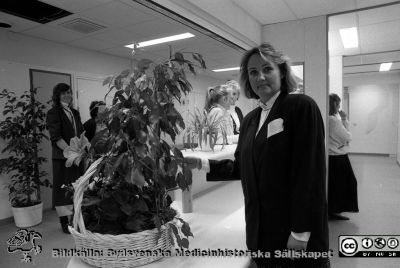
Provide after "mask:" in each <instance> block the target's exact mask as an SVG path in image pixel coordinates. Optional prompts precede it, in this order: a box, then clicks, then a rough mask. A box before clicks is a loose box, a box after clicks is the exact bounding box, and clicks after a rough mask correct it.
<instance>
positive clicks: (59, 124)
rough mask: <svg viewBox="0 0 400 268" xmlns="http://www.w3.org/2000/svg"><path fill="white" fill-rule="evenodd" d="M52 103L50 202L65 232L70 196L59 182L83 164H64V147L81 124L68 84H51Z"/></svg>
mask: <svg viewBox="0 0 400 268" xmlns="http://www.w3.org/2000/svg"><path fill="white" fill-rule="evenodd" d="M52 100H53V107H52V108H51V109H50V110H49V111H48V112H47V118H46V122H47V127H48V129H49V133H50V140H51V145H52V162H53V205H54V206H55V207H56V211H57V214H58V216H59V217H60V223H61V227H62V230H63V232H64V233H69V231H68V217H70V216H71V215H72V214H73V206H72V204H73V202H72V197H71V196H66V191H65V189H64V188H62V185H63V184H65V185H67V184H70V183H72V182H74V181H75V180H76V179H78V178H79V177H80V176H81V175H82V174H83V164H81V165H80V166H76V165H72V166H71V167H69V168H67V167H66V166H65V162H66V158H65V157H64V155H63V151H64V149H65V148H66V147H67V146H68V145H69V143H70V140H71V138H73V137H75V136H78V137H79V136H80V135H81V134H82V132H83V126H82V122H81V117H80V115H79V112H78V111H77V110H75V109H73V108H72V91H71V87H70V86H69V85H67V84H64V83H60V84H57V85H56V86H55V87H54V88H53V96H52Z"/></svg>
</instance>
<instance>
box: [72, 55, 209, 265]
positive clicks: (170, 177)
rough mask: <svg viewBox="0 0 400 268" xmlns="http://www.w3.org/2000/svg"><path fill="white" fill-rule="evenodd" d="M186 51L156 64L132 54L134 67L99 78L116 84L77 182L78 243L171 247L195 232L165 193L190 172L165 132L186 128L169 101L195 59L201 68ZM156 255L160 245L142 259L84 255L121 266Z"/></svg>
mask: <svg viewBox="0 0 400 268" xmlns="http://www.w3.org/2000/svg"><path fill="white" fill-rule="evenodd" d="M190 54H191V56H192V58H193V60H194V62H192V61H189V60H188V59H185V58H184V56H183V55H184V53H183V52H177V53H174V54H172V53H170V58H169V59H168V60H166V61H165V62H161V63H154V62H152V61H150V60H146V59H143V60H140V61H135V66H134V68H133V69H132V70H125V71H123V72H122V73H121V74H119V75H117V76H111V77H108V78H107V79H106V80H105V81H104V85H108V86H109V88H110V91H111V90H114V91H115V94H114V97H113V102H112V106H111V107H109V108H108V109H106V111H105V112H104V113H102V114H100V115H99V120H102V121H103V122H104V123H105V124H106V125H107V128H106V129H104V130H102V131H100V132H98V133H97V134H96V135H95V137H94V138H93V140H92V141H91V148H90V150H89V154H88V161H89V163H91V165H90V166H89V168H88V169H87V171H86V173H85V174H84V176H82V177H81V178H80V179H79V180H78V181H77V182H76V183H75V184H74V191H75V192H74V209H75V215H74V220H73V223H74V226H73V227H74V228H70V231H71V234H72V235H73V236H74V238H75V244H76V247H77V249H82V248H86V247H89V245H90V248H93V249H97V250H99V251H102V252H104V250H105V249H104V246H105V245H107V248H108V249H109V248H113V249H114V250H121V251H123V250H124V249H127V248H128V249H130V250H141V252H143V251H146V250H151V251H157V250H160V251H162V250H169V249H170V245H171V244H175V245H177V246H178V247H183V248H187V247H188V245H189V240H188V237H189V236H192V233H191V231H190V228H189V225H188V224H187V223H186V222H185V221H184V220H183V219H181V218H179V217H178V215H177V212H176V211H175V210H174V209H173V208H171V207H170V205H171V203H172V200H171V197H170V196H169V193H170V192H171V191H173V190H176V189H179V188H180V189H183V190H184V189H188V187H189V185H191V183H192V181H191V179H192V177H191V171H190V170H189V169H186V168H185V166H184V163H183V156H182V153H181V152H180V150H179V149H178V148H176V147H175V146H170V145H169V144H168V143H167V142H166V141H165V140H164V139H163V134H164V135H169V136H170V137H171V139H172V140H173V141H175V137H176V135H177V134H178V133H179V131H181V130H183V129H184V128H185V124H184V121H183V118H182V116H181V115H180V113H179V112H178V111H177V110H176V109H175V107H174V100H177V101H178V102H180V99H181V96H182V95H186V94H188V93H189V92H190V91H191V90H192V87H191V84H190V83H189V81H188V80H187V78H186V74H185V71H186V70H189V71H190V72H192V73H193V74H195V67H196V66H197V67H199V68H205V63H204V60H203V58H202V56H201V55H200V54H197V53H190ZM196 64H197V65H196ZM110 91H109V92H110ZM107 94H109V93H107ZM106 96H107V95H106ZM78 143H81V144H84V142H78V141H77V144H78ZM78 151H80V152H81V153H79V152H78ZM82 154H86V153H85V152H84V151H83V150H79V149H76V153H69V155H71V156H72V155H74V157H80V156H81V155H82ZM70 161H71V162H72V161H73V159H70ZM134 255H135V254H134ZM161 257H162V255H161V254H160V252H159V254H158V255H157V254H153V255H151V256H147V257H142V258H140V257H138V256H137V255H135V256H125V255H124V258H121V257H120V258H118V257H117V256H114V255H112V256H107V257H105V256H102V257H101V259H99V258H96V257H92V256H82V259H83V260H84V261H85V262H88V263H90V264H93V265H97V266H101V267H113V266H118V267H120V266H128V265H130V266H135V265H142V264H145V263H148V262H151V261H154V260H156V259H159V258H161Z"/></svg>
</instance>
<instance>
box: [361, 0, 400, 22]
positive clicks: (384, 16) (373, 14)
mask: <svg viewBox="0 0 400 268" xmlns="http://www.w3.org/2000/svg"><path fill="white" fill-rule="evenodd" d="M357 14H358V20H359V24H360V26H365V25H369V24H375V23H381V22H385V21H392V20H399V19H400V5H398V4H397V5H390V6H385V7H380V8H374V9H369V10H363V11H360V12H357Z"/></svg>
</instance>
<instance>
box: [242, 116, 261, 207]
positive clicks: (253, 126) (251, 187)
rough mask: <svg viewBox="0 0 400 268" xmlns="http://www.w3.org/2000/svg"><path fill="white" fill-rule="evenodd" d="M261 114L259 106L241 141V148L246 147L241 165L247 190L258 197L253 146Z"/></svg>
mask: <svg viewBox="0 0 400 268" xmlns="http://www.w3.org/2000/svg"><path fill="white" fill-rule="evenodd" d="M260 116H261V108H258V110H257V111H256V112H255V113H254V115H253V116H252V118H250V119H249V120H250V122H249V124H248V127H247V129H246V138H247V139H246V141H244V142H243V144H242V148H248V149H247V150H246V153H245V154H244V155H242V159H241V161H242V162H243V163H242V164H241V165H246V170H247V176H246V183H247V188H248V191H249V192H251V193H252V195H254V197H253V198H255V199H258V190H257V183H256V175H255V174H254V171H255V164H256V159H254V154H253V146H254V142H255V138H256V132H257V129H258V122H259V121H260Z"/></svg>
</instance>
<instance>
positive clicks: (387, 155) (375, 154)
mask: <svg viewBox="0 0 400 268" xmlns="http://www.w3.org/2000/svg"><path fill="white" fill-rule="evenodd" d="M348 154H349V155H370V156H386V157H390V154H379V153H354V152H352V153H348Z"/></svg>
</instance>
